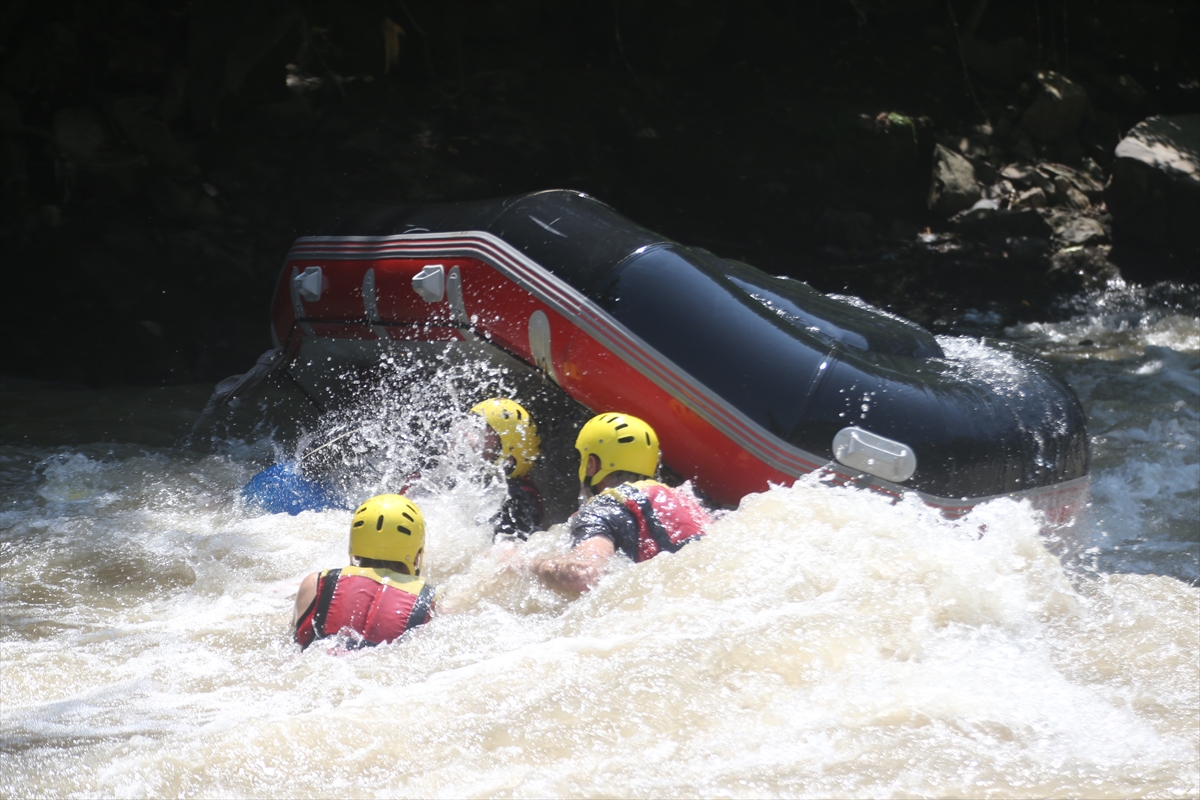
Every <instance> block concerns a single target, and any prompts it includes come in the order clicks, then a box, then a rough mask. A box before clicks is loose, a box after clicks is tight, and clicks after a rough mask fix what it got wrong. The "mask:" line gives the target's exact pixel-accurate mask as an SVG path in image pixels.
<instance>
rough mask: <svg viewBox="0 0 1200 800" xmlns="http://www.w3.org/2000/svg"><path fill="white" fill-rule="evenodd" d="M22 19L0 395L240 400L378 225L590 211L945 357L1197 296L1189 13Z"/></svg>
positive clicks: (905, 5) (1196, 127) (211, 7)
mask: <svg viewBox="0 0 1200 800" xmlns="http://www.w3.org/2000/svg"><path fill="white" fill-rule="evenodd" d="M2 9H3V10H2V13H0V200H2V203H3V215H2V220H0V247H2V253H0V256H2V258H3V264H4V276H5V291H4V304H5V305H4V314H3V320H4V321H3V346H2V347H0V352H2V353H3V362H2V364H0V371H2V372H3V373H4V374H7V375H19V376H26V377H34V378H40V379H45V380H55V381H63V382H69V383H88V384H92V385H103V384H118V383H160V382H186V381H195V380H201V381H209V380H216V379H219V378H221V377H224V376H225V375H227V374H229V373H233V372H240V371H243V370H244V369H246V368H247V367H249V366H250V365H251V364H252V363H253V362H254V359H255V357H256V356H257V355H258V353H259V352H261V351H262V350H265V349H266V348H267V347H268V346H269V342H268V334H267V305H268V301H269V299H270V294H271V292H272V289H273V284H274V281H275V279H276V277H277V272H278V269H279V265H280V263H281V261H282V258H283V256H284V254H285V252H286V250H287V247H288V245H289V244H290V242H291V240H292V239H293V238H294V237H295V236H296V235H298V234H299V233H304V232H307V231H310V230H312V228H313V227H314V226H316V225H318V224H319V223H320V221H321V220H322V219H323V218H325V217H327V216H328V215H329V214H330V213H331V212H332V211H333V210H334V209H337V208H341V207H344V206H346V205H348V204H357V203H379V202H384V203H386V202H422V201H443V200H469V199H476V198H483V197H494V196H500V195H509V194H518V193H522V192H527V191H534V190H538V189H544V188H552V187H570V188H577V189H582V190H584V191H587V192H589V193H591V194H593V195H595V196H596V197H598V198H600V199H602V200H604V201H606V202H608V203H609V204H610V205H612V206H614V207H615V208H616V209H617V210H619V211H620V212H622V213H623V214H625V215H626V216H628V217H630V218H632V219H634V220H636V221H638V222H639V223H641V224H643V225H646V226H647V227H650V228H653V229H656V230H660V231H662V232H664V233H666V234H668V235H670V236H672V237H674V238H676V239H677V240H679V241H681V242H684V243H687V244H693V245H699V246H703V247H707V248H709V249H711V250H713V251H714V252H716V253H718V254H720V255H723V256H728V257H736V258H741V259H744V260H746V261H748V262H750V263H752V264H755V265H756V266H759V267H761V268H763V269H766V270H767V271H769V272H772V273H775V274H789V275H792V276H795V277H797V278H800V279H802V280H806V281H808V282H809V283H810V284H812V285H813V286H814V287H815V288H817V289H820V290H821V291H825V292H842V293H849V294H855V295H859V296H861V297H863V298H864V299H866V300H868V301H870V302H872V303H874V304H876V305H880V306H883V307H886V308H889V309H891V310H894V311H896V312H898V313H901V314H904V315H905V316H908V317H910V318H913V319H915V320H917V321H919V322H921V323H923V324H925V325H927V326H930V327H932V328H934V329H937V328H939V327H942V326H945V325H947V324H949V321H950V320H953V319H957V318H960V317H961V314H962V313H963V312H964V311H966V310H968V309H976V310H979V311H985V312H988V317H989V318H990V319H992V320H993V321H994V324H995V325H1002V324H1008V323H1011V322H1013V321H1016V320H1019V319H1047V318H1052V317H1053V316H1054V315H1055V314H1058V313H1062V312H1061V301H1062V299H1063V298H1064V297H1068V296H1070V295H1072V294H1074V293H1078V292H1079V291H1080V290H1081V289H1085V288H1089V287H1096V286H1102V285H1104V283H1105V282H1107V281H1109V280H1112V279H1114V278H1117V277H1122V276H1123V277H1124V278H1125V279H1126V280H1130V281H1138V282H1142V283H1147V284H1150V283H1154V282H1158V281H1174V282H1177V283H1178V282H1183V283H1187V284H1194V283H1195V282H1196V275H1197V274H1200V270H1197V266H1198V264H1200V234H1198V225H1200V223H1198V220H1200V166H1198V165H1200V156H1198V153H1197V151H1198V150H1200V141H1198V137H1200V80H1198V78H1200V49H1198V48H1196V47H1195V45H1194V35H1195V31H1196V30H1197V29H1200V25H1197V22H1200V10H1198V9H1200V5H1198V4H1196V3H1190V2H1109V1H1106V0H1065V1H1064V0H1054V1H1053V2H1040V0H1038V1H1035V2H1028V3H1026V2H1021V3H1018V2H999V1H998V0H997V1H996V2H988V0H970V2H966V1H965V0H961V1H956V0H951V1H950V2H945V1H938V0H929V1H928V2H924V1H923V0H912V1H911V2H887V1H886V0H873V1H872V0H828V2H814V3H807V4H799V3H766V2H763V3H754V2H745V3H733V2H720V1H719V0H718V1H715V2H699V1H698V0H697V1H689V0H673V1H672V2H626V1H625V0H618V1H617V2H537V1H536V0H529V1H528V2H521V1H519V0H509V1H508V2H503V1H501V0H480V1H479V2H445V1H440V2H423V1H422V0H405V1H398V0H369V1H365V2H353V3H350V2H316V1H315V0H313V1H309V2H304V1H303V0H297V1H296V2H261V3H224V2H199V1H196V2H183V1H182V0H180V1H175V0H154V1H149V0H141V1H139V0H124V1H121V2H117V1H115V0H114V1H113V2H100V1H99V0H90V1H88V2H68V1H62V2H36V3H34V2H6V3H5V4H4V5H3V6H2ZM1189 296H1193V297H1194V292H1193V293H1191V294H1189Z"/></svg>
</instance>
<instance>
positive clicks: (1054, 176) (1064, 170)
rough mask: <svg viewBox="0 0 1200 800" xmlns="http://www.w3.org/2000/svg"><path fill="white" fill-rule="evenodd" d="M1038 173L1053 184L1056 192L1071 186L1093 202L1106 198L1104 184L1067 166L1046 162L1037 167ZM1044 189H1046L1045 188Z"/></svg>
mask: <svg viewBox="0 0 1200 800" xmlns="http://www.w3.org/2000/svg"><path fill="white" fill-rule="evenodd" d="M1037 171H1038V173H1040V174H1041V175H1043V176H1044V177H1045V178H1046V179H1047V180H1049V181H1050V182H1051V185H1052V186H1053V187H1054V189H1055V191H1060V188H1059V187H1060V186H1064V187H1066V186H1069V187H1071V188H1074V189H1076V190H1078V191H1080V192H1082V193H1083V194H1084V195H1086V196H1087V199H1088V200H1090V201H1092V202H1095V201H1097V200H1099V199H1100V198H1101V197H1103V196H1104V185H1103V184H1102V183H1100V182H1099V181H1097V180H1096V179H1095V178H1093V177H1092V176H1090V175H1088V174H1087V173H1085V172H1081V171H1080V170H1077V169H1074V168H1072V167H1068V166H1066V165H1065V164H1055V163H1054V162H1053V161H1044V162H1042V163H1041V164H1038V165H1037ZM1043 188H1045V187H1044V186H1043Z"/></svg>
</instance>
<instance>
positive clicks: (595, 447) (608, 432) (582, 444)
mask: <svg viewBox="0 0 1200 800" xmlns="http://www.w3.org/2000/svg"><path fill="white" fill-rule="evenodd" d="M575 449H576V450H578V451H579V482H580V483H587V482H588V481H587V464H588V456H590V455H596V456H599V458H600V471H599V472H597V473H596V474H595V475H593V476H592V481H591V484H590V485H592V486H595V485H596V484H597V483H599V482H600V481H602V480H604V479H605V478H607V477H608V474H609V473H610V472H615V471H617V470H624V471H626V472H633V473H636V474H638V475H646V476H652V475H653V474H654V471H655V470H656V469H658V435H657V434H655V433H654V428H651V427H650V426H649V425H647V424H646V423H645V422H643V421H642V420H640V419H638V418H637V417H634V416H631V415H629V414H620V413H608V414H600V415H598V416H595V417H592V418H591V419H590V420H588V421H587V424H586V425H584V426H583V428H581V429H580V431H579V436H578V437H577V438H576V439H575Z"/></svg>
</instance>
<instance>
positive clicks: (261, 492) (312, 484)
mask: <svg viewBox="0 0 1200 800" xmlns="http://www.w3.org/2000/svg"><path fill="white" fill-rule="evenodd" d="M242 499H243V500H245V501H246V502H247V503H249V504H250V505H252V506H255V507H256V508H260V509H262V510H263V511H266V512H268V513H270V514H284V513H286V514H291V515H292V516H293V517H294V516H296V515H297V514H299V513H300V512H301V511H324V510H326V509H329V508H341V507H342V506H343V505H344V504H343V503H340V502H338V499H337V498H336V497H335V496H334V495H333V493H332V492H331V491H330V490H329V488H328V487H327V486H325V485H323V484H321V483H318V482H316V481H313V480H310V479H308V478H306V477H304V476H303V475H301V474H300V471H299V470H298V469H297V465H296V462H295V461H285V462H283V463H281V464H275V465H274V466H270V467H267V468H266V469H264V470H263V471H262V472H260V473H258V474H257V475H255V476H254V477H253V478H251V479H250V480H249V481H247V483H246V485H245V486H243V487H242Z"/></svg>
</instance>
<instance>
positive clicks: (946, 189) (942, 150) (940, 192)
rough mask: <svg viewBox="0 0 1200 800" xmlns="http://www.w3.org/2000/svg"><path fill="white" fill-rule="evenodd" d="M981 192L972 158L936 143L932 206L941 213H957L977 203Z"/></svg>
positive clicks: (931, 196)
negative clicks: (970, 159) (969, 159)
mask: <svg viewBox="0 0 1200 800" xmlns="http://www.w3.org/2000/svg"><path fill="white" fill-rule="evenodd" d="M980 192H981V189H980V186H979V182H978V181H977V180H976V178H975V167H974V166H972V165H971V162H970V161H968V160H967V159H965V158H963V157H962V156H960V155H959V154H958V153H956V152H954V151H953V150H951V149H949V148H947V147H945V146H943V145H940V144H939V145H935V146H934V149H933V180H932V182H931V183H930V186H929V208H930V209H931V210H933V211H935V212H937V213H939V214H946V215H950V214H954V213H955V212H958V211H962V210H963V209H967V208H970V207H971V206H972V205H974V203H975V201H976V200H978V199H979V196H980Z"/></svg>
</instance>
